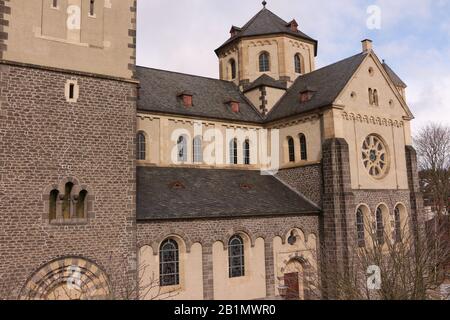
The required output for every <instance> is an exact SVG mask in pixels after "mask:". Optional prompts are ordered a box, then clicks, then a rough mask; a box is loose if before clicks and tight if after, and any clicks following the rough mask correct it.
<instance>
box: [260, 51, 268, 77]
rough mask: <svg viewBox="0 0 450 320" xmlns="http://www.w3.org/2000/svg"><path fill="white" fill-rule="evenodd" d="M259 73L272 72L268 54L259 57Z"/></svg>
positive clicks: (264, 53)
mask: <svg viewBox="0 0 450 320" xmlns="http://www.w3.org/2000/svg"><path fill="white" fill-rule="evenodd" d="M259 71H260V72H268V71H270V56H269V54H268V53H267V52H263V53H261V54H260V55H259Z"/></svg>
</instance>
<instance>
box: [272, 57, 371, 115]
mask: <svg viewBox="0 0 450 320" xmlns="http://www.w3.org/2000/svg"><path fill="white" fill-rule="evenodd" d="M367 55H368V53H359V54H357V55H355V56H352V57H350V58H347V59H344V60H342V61H339V62H336V63H334V64H331V65H329V66H326V67H324V68H321V69H318V70H315V71H313V72H311V73H307V74H305V75H302V76H300V77H298V78H297V80H296V81H295V82H294V84H293V85H292V86H291V87H290V88H289V90H288V92H287V93H286V94H285V95H284V96H283V97H282V98H281V100H280V101H279V102H278V103H277V104H276V105H275V106H274V108H273V109H272V110H271V111H270V112H269V113H268V115H267V118H266V121H274V120H279V119H282V118H287V117H291V116H295V115H297V114H301V113H304V112H307V111H311V110H313V109H316V108H321V107H325V106H328V105H331V104H332V103H333V102H334V101H335V100H336V98H337V97H338V96H339V94H340V93H341V91H342V90H343V89H344V87H345V86H346V85H347V83H348V82H349V81H350V79H351V77H352V76H353V74H354V73H355V72H356V70H357V69H358V67H359V66H360V65H361V63H362V62H363V61H364V59H365V58H366V57H367ZM305 88H314V91H315V92H314V94H313V95H312V98H311V99H310V100H309V101H307V102H303V103H301V102H300V99H299V93H300V92H301V91H304V90H305Z"/></svg>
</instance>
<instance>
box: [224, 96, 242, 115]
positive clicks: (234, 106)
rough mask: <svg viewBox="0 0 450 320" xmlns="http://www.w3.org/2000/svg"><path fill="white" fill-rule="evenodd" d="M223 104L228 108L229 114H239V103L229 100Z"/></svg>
mask: <svg viewBox="0 0 450 320" xmlns="http://www.w3.org/2000/svg"><path fill="white" fill-rule="evenodd" d="M225 103H226V104H228V105H229V106H230V109H231V112H233V113H239V111H240V102H239V101H236V100H233V99H230V100H228V101H227V102H225Z"/></svg>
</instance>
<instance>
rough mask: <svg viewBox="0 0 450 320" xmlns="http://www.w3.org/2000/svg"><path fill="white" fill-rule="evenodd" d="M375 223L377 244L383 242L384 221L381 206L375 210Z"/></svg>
mask: <svg viewBox="0 0 450 320" xmlns="http://www.w3.org/2000/svg"><path fill="white" fill-rule="evenodd" d="M376 220H377V221H376V223H377V241H378V244H379V245H383V244H384V222H383V210H382V209H381V207H378V208H377V212H376Z"/></svg>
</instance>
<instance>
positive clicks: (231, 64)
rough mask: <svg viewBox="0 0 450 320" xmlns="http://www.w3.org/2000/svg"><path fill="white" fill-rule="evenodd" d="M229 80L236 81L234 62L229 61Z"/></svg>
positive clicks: (232, 60)
mask: <svg viewBox="0 0 450 320" xmlns="http://www.w3.org/2000/svg"><path fill="white" fill-rule="evenodd" d="M230 71H231V79H236V61H234V59H231V60H230Z"/></svg>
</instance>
